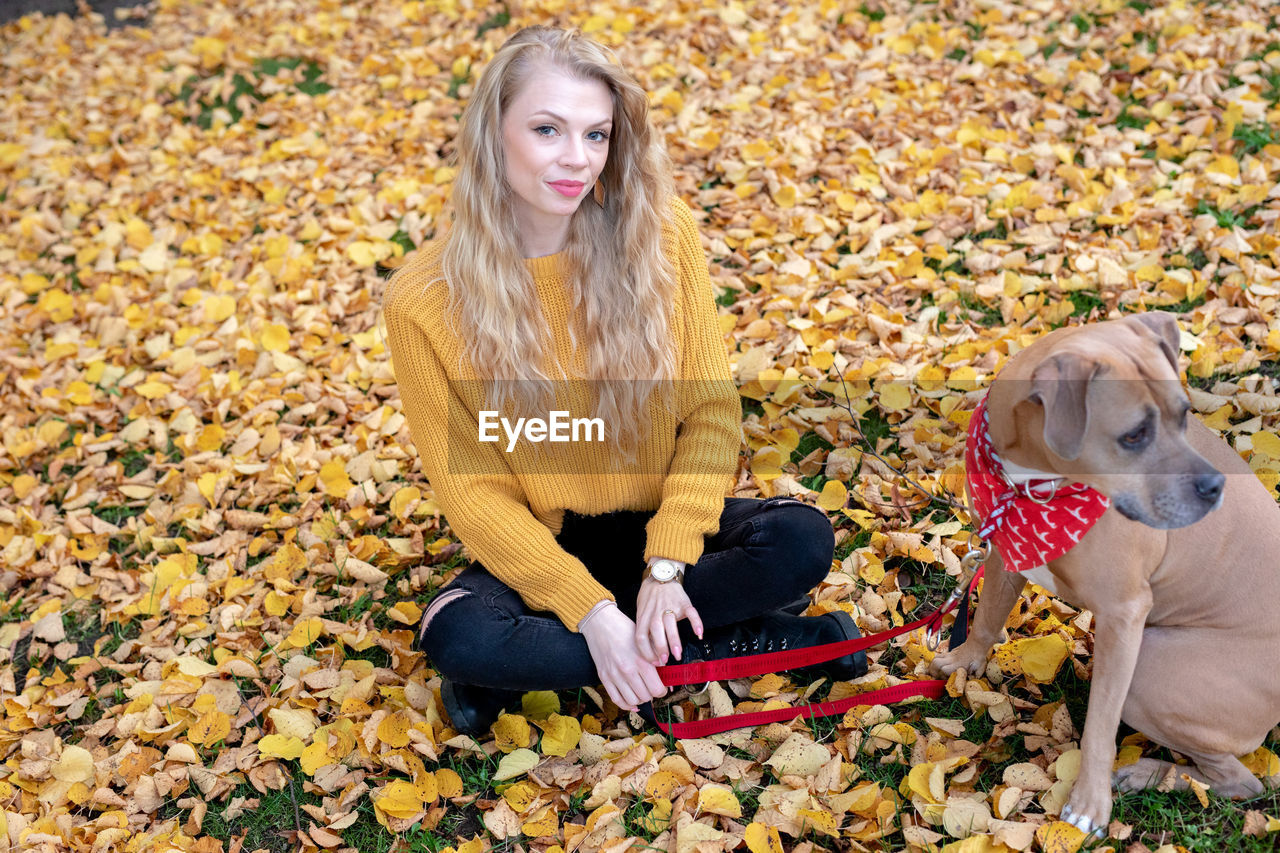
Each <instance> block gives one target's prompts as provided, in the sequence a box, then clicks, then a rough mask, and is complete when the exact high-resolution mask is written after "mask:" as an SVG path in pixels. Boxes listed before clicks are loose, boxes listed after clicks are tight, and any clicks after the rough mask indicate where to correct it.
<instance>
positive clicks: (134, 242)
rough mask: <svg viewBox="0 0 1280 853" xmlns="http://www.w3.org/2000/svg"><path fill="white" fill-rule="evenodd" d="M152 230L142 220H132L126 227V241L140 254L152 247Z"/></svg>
mask: <svg viewBox="0 0 1280 853" xmlns="http://www.w3.org/2000/svg"><path fill="white" fill-rule="evenodd" d="M152 239H153V238H152V236H151V228H150V227H149V226H148V225H147V223H145V222H143V221H142V220H141V219H130V220H129V221H128V222H126V223H125V225H124V241H125V242H126V243H128V244H129V247H130V248H132V249H137V250H138V251H139V252H140V251H142V250H143V249H145V248H147V247H148V246H150V245H151V241H152Z"/></svg>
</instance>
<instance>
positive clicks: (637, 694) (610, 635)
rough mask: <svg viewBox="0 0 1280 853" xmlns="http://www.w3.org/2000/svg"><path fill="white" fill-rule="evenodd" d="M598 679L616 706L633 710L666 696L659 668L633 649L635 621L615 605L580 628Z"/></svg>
mask: <svg viewBox="0 0 1280 853" xmlns="http://www.w3.org/2000/svg"><path fill="white" fill-rule="evenodd" d="M582 636H583V637H585V638H586V641H587V648H588V649H590V651H591V659H592V660H593V661H594V662H595V665H596V673H597V674H598V675H599V676H600V682H601V683H602V684H603V685H604V689H605V690H606V691H607V692H608V693H609V697H610V698H611V699H613V701H614V703H616V704H617V706H618V707H619V708H625V709H627V710H628V711H635V710H636V709H637V706H639V705H640V704H642V703H644V702H648V701H649V700H650V699H655V698H657V697H659V696H664V695H666V692H667V687H666V685H665V684H663V683H662V679H661V678H659V677H658V668H657V667H655V666H654V665H653V664H652V663H650V662H649V661H647V660H645V659H644V658H643V657H641V656H640V651H639V649H637V648H636V624H635V623H634V622H632V621H631V620H630V619H628V618H627V616H626V614H624V613H623V612H622V611H621V610H619V609H618V607H617V605H610V606H607V607H605V608H604V609H603V610H601V611H600V612H599V613H596V614H595V615H594V616H592V617H591V619H590V620H589V621H588V622H587V624H586V625H584V626H583V628H582Z"/></svg>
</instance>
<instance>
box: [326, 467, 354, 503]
mask: <svg viewBox="0 0 1280 853" xmlns="http://www.w3.org/2000/svg"><path fill="white" fill-rule="evenodd" d="M320 482H321V483H322V484H323V485H324V491H325V494H327V495H329V496H330V497H333V498H345V497H346V496H347V492H349V491H351V485H352V484H351V479H350V478H349V477H348V476H347V469H346V466H344V465H343V464H342V460H341V459H331V460H329V461H328V462H326V463H324V465H323V466H322V467H321V468H320Z"/></svg>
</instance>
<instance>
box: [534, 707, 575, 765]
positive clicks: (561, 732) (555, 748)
mask: <svg viewBox="0 0 1280 853" xmlns="http://www.w3.org/2000/svg"><path fill="white" fill-rule="evenodd" d="M581 738H582V726H581V725H580V724H579V723H578V721H577V720H576V719H575V718H573V717H563V716H561V715H559V714H552V715H551V717H550V718H549V719H548V720H547V722H546V725H544V726H543V734H542V754H543V755H567V754H568V752H569V750H571V749H573V748H574V747H575V746H577V745H578V741H579V740H580V739H581Z"/></svg>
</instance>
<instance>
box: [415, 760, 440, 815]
mask: <svg viewBox="0 0 1280 853" xmlns="http://www.w3.org/2000/svg"><path fill="white" fill-rule="evenodd" d="M416 766H417V767H418V768H419V769H417V770H415V771H414V772H415V774H416V775H415V777H414V780H413V784H414V787H416V788H417V789H418V796H419V797H421V798H422V802H424V803H426V804H427V805H431V804H432V803H434V802H435V801H436V799H437V798H438V797H439V796H440V781H439V780H438V779H436V774H434V773H429V772H424V771H423V770H422V769H421V768H422V765H421V762H419V763H418V764H417V765H416Z"/></svg>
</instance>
